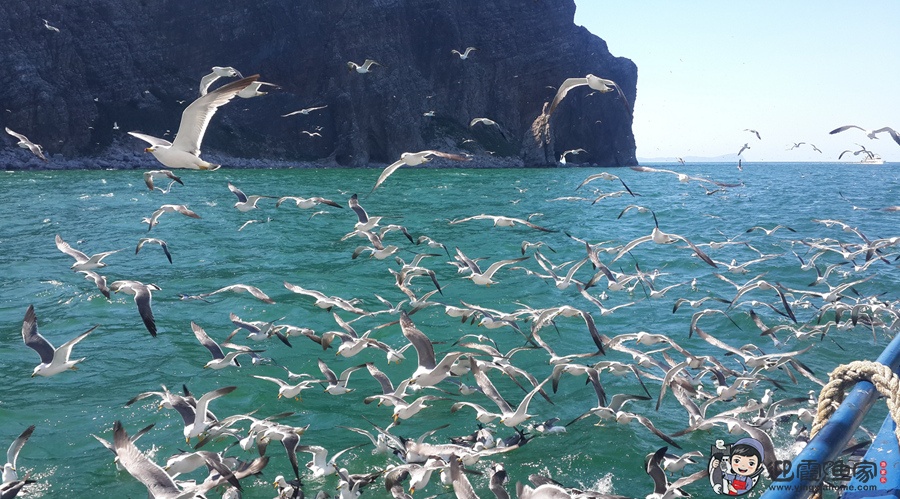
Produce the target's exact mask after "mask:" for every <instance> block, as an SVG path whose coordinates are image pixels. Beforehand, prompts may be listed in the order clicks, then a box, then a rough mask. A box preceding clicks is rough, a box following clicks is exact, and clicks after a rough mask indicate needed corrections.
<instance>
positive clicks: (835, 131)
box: [828, 125, 866, 135]
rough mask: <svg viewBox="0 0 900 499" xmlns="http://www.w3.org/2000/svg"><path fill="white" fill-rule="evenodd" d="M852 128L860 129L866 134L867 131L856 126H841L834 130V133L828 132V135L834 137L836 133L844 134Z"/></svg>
mask: <svg viewBox="0 0 900 499" xmlns="http://www.w3.org/2000/svg"><path fill="white" fill-rule="evenodd" d="M851 128H858V129H860V130H862V131H864V132H865V131H866V129H865V128H863V127H861V126H856V125H844V126H841V127H837V128H835V129H834V130H832V131H830V132H828V133H830V134H832V135H834V134H836V133H841V132H843V131H845V130H849V129H851Z"/></svg>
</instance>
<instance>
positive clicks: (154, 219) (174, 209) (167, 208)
mask: <svg viewBox="0 0 900 499" xmlns="http://www.w3.org/2000/svg"><path fill="white" fill-rule="evenodd" d="M163 213H181V214H182V215H184V216H186V217H191V218H200V215H198V214H196V213H195V212H194V211H193V210H191V209H190V208H188V207H187V206H185V205H183V204H164V205H162V206H160V207H159V209H157V210H156V211H154V212H153V213H152V214H151V215H150V218H145V219H144V220H143V221H144V222H145V223H147V224H149V227H147V231H150V229H152V228H153V227H154V226H155V225H156V224H158V223H159V221H158V220H159V217H160V216H162V214H163Z"/></svg>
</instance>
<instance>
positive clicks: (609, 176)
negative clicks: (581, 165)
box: [564, 149, 635, 197]
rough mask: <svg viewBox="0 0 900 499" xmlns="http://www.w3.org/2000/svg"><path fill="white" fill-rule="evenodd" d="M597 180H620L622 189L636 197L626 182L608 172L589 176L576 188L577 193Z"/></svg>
mask: <svg viewBox="0 0 900 499" xmlns="http://www.w3.org/2000/svg"><path fill="white" fill-rule="evenodd" d="M582 150H583V149H582ZM567 152H569V151H567ZM564 155H565V153H564ZM597 179H603V180H610V181H612V180H618V181H619V182H621V183H622V187H624V188H625V190H626V191H628V194H631V196H632V197H634V196H635V193H633V192H631V189H629V188H628V186H627V185H625V181H624V180H622V179H621V178H620V177H619V176H618V175H613V174H612V173H607V172H601V173H595V174H593V175H588V177H587V178H586V179H584V180H582V181H581V183H580V184H578V187H576V188H575V190H576V191H577V190H578V189H581V188H582V187H584V186H585V185H587V184H588V183H590V182H593V181H594V180H597Z"/></svg>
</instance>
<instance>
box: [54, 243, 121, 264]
mask: <svg viewBox="0 0 900 499" xmlns="http://www.w3.org/2000/svg"><path fill="white" fill-rule="evenodd" d="M56 247H57V249H59V250H60V251H62V252H63V253H65V254H67V255H69V256H71V257H72V258H74V259H75V263H73V264H72V267H71V269H72V270H74V271H75V272H80V271H82V270H93V269H99V268H102V267H106V264H105V263H103V261H102V260H103V259H104V258H106V257H107V256H109V255H112V254H113V253H117V252H119V251H121V250H115V251H106V252H104V253H97V254H96V255H92V256H91V257H88V256H87V255H85V254H84V253H82V252H80V251H78V250H77V249H75V248H73V247H71V246H69V243H67V242H65V241H63V240H62V238H61V237H59V234H57V235H56Z"/></svg>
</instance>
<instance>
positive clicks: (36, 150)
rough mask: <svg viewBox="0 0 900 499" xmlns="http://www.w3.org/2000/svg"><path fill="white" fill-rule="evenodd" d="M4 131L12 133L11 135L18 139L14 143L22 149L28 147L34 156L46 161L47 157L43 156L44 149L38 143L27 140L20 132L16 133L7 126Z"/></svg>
mask: <svg viewBox="0 0 900 499" xmlns="http://www.w3.org/2000/svg"><path fill="white" fill-rule="evenodd" d="M6 133H8V134H10V135H12V136H13V137H15V138H17V139H19V143H18V144H16V145H18V146H19V147H21V148H22V149H28V150H29V151H31V152H32V154H34V155H35V156H37V157H39V158H41V159H42V160H44V161H47V158H46V157H45V156H44V151H43V149H42V148H41V146H40V145H38V144H35V143H34V142H32V141H30V140H28V137H26V136H24V135H22V134H21V133H16V132H14V131H12V130H10V129H9V128H6Z"/></svg>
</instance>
